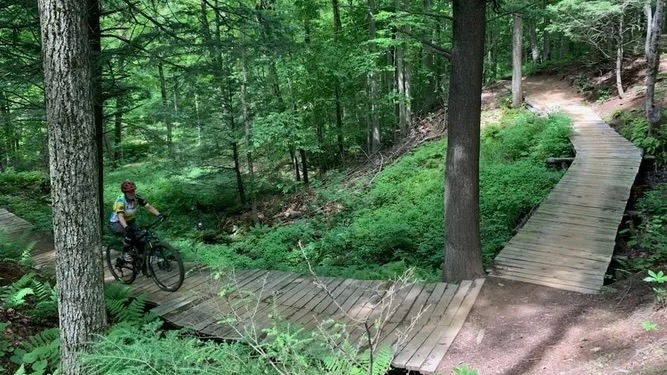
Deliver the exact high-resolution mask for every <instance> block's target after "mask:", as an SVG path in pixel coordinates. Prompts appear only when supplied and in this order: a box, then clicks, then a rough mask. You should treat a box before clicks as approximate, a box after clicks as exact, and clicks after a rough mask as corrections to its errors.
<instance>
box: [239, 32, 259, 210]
mask: <svg viewBox="0 0 667 375" xmlns="http://www.w3.org/2000/svg"><path fill="white" fill-rule="evenodd" d="M242 35H243V36H245V34H242ZM243 36H242V37H241V40H242V41H243V42H242V43H245V38H244V37H243ZM243 48H245V47H243ZM247 64H248V62H247V61H246V55H245V50H243V51H242V52H241V113H242V114H243V125H244V128H245V147H246V158H247V160H248V186H249V188H250V209H251V210H252V219H253V221H254V222H255V223H257V222H258V218H257V197H256V192H255V167H254V164H253V156H252V125H251V123H250V116H249V114H248V67H247Z"/></svg>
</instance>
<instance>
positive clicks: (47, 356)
mask: <svg viewBox="0 0 667 375" xmlns="http://www.w3.org/2000/svg"><path fill="white" fill-rule="evenodd" d="M10 359H11V361H12V362H14V363H16V364H17V365H20V366H21V368H22V369H23V371H26V373H27V374H33V375H43V374H51V373H53V372H54V371H56V370H57V369H58V366H59V363H60V333H59V331H58V328H57V327H56V328H48V329H45V330H43V331H41V332H40V333H38V334H36V335H34V336H31V337H29V338H28V339H27V340H26V341H24V342H23V344H21V346H20V347H18V348H16V349H15V350H14V354H13V355H12V357H11V358H10ZM28 370H30V372H27V371H28Z"/></svg>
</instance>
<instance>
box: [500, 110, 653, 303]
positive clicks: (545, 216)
mask: <svg viewBox="0 0 667 375" xmlns="http://www.w3.org/2000/svg"><path fill="white" fill-rule="evenodd" d="M559 109H560V110H561V111H562V112H564V113H565V114H567V115H569V116H570V117H572V119H573V121H574V123H573V135H572V136H571V141H572V144H573V146H574V149H575V152H576V157H575V160H574V162H573V163H572V165H571V166H570V168H569V169H568V170H567V172H566V173H565V175H564V176H563V178H562V179H561V180H560V181H559V183H558V184H557V185H556V187H555V188H554V189H553V190H552V191H551V193H550V194H549V196H548V197H547V198H546V199H545V200H544V201H543V202H542V204H541V205H540V206H539V207H538V208H537V210H536V211H535V212H534V214H533V215H532V217H530V219H529V220H528V221H527V222H526V224H525V225H524V226H523V227H522V228H521V229H519V232H518V233H517V235H516V236H514V237H513V238H512V239H511V240H510V241H509V242H508V243H507V244H506V245H505V247H504V248H503V250H502V251H501V252H500V253H499V254H498V256H497V257H496V259H495V263H494V265H493V267H491V270H490V271H491V275H493V276H498V277H502V278H506V279H512V280H518V281H524V282H528V283H533V284H540V285H546V286H549V287H554V288H559V289H565V290H571V291H577V292H582V293H597V292H599V291H600V288H601V287H602V285H603V283H604V277H605V273H606V271H607V268H608V267H609V263H610V261H611V257H612V255H613V253H614V246H615V243H616V232H617V231H618V227H619V225H620V224H621V220H622V219H623V213H624V211H625V208H626V205H627V202H628V199H629V197H630V189H631V188H632V185H633V183H634V181H635V177H636V176H637V172H638V171H639V166H640V163H641V160H642V155H641V151H640V150H639V149H637V148H636V147H635V146H634V145H633V144H632V143H630V142H628V141H627V140H626V139H625V138H623V137H621V136H620V135H619V134H618V133H616V132H615V131H614V130H613V129H611V128H610V127H609V126H608V125H607V124H606V123H605V122H604V121H602V119H601V118H600V117H599V116H598V115H597V114H595V112H593V110H592V109H591V108H589V107H588V106H585V105H580V104H576V103H565V104H562V103H561V104H560V108H559Z"/></svg>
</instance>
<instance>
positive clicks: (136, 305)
mask: <svg viewBox="0 0 667 375" xmlns="http://www.w3.org/2000/svg"><path fill="white" fill-rule="evenodd" d="M104 288H105V289H104V300H105V302H106V307H107V311H108V312H109V316H110V319H111V321H113V322H118V323H126V324H136V325H141V324H144V323H146V322H149V321H152V320H154V319H155V316H153V315H152V314H147V313H145V310H146V299H145V298H144V297H143V296H140V297H137V298H134V297H132V296H131V294H130V293H131V289H130V288H129V287H128V286H126V285H122V284H115V283H111V284H105V287H104Z"/></svg>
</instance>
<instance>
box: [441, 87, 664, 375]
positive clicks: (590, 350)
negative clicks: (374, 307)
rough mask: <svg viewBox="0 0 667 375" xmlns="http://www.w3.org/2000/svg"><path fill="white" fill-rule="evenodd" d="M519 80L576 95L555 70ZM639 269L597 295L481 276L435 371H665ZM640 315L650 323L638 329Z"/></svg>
mask: <svg viewBox="0 0 667 375" xmlns="http://www.w3.org/2000/svg"><path fill="white" fill-rule="evenodd" d="M524 85H525V86H524V89H525V92H526V97H527V98H528V99H529V101H533V102H535V103H537V104H539V105H541V106H550V107H553V106H557V105H558V103H563V102H565V101H567V102H570V103H572V102H576V103H583V99H582V98H581V97H579V96H578V95H577V93H576V90H575V89H574V88H573V87H571V86H569V85H568V84H567V82H565V81H562V80H558V79H557V78H553V77H548V76H538V77H530V78H528V79H525V81H524ZM643 277H644V275H635V276H633V277H632V278H629V279H627V280H625V281H623V282H619V283H615V284H612V285H610V286H609V288H608V291H605V292H604V293H602V294H599V295H584V294H579V293H574V292H567V291H562V290H557V289H552V288H546V287H541V286H537V285H531V284H525V283H521V282H513V281H509V280H503V279H498V278H494V277H489V278H488V279H487V281H486V283H485V285H484V287H483V288H482V291H481V292H480V295H479V296H478V298H477V301H476V302H475V305H474V307H473V309H472V311H471V312H470V314H469V315H468V319H467V320H466V323H465V324H464V326H463V328H462V330H461V331H460V332H459V334H458V336H457V337H456V339H455V340H454V343H453V345H452V346H451V347H450V349H449V351H448V353H447V355H446V356H445V359H444V360H443V361H442V362H441V364H440V366H439V371H440V372H441V373H442V374H451V373H452V369H453V368H454V367H457V366H460V365H462V364H467V365H469V366H470V367H471V368H474V369H476V370H478V372H479V374H480V375H494V374H498V375H538V374H539V375H561V374H562V375H574V374H577V375H583V374H599V375H613V374H635V375H649V374H655V375H658V374H667V334H666V333H667V313H666V312H665V311H664V309H663V310H659V311H655V309H654V307H653V306H654V303H653V294H652V290H651V288H650V286H648V285H647V284H646V283H644V282H643V281H642V278H643ZM605 289H607V288H605ZM645 321H650V322H654V323H656V324H657V329H655V330H652V331H646V330H644V329H643V327H642V322H645Z"/></svg>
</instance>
